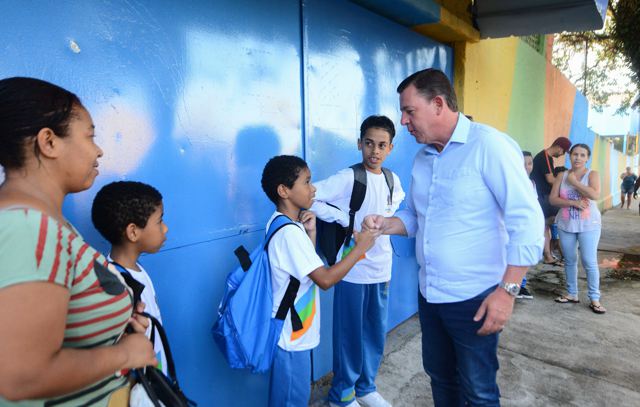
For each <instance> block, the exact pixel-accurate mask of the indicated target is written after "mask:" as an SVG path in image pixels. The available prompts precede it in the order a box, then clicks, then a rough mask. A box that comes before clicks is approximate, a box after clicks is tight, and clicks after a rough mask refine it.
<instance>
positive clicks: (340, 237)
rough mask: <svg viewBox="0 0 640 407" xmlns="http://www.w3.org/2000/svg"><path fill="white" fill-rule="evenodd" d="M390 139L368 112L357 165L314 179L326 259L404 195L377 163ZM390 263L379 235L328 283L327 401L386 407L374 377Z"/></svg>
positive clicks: (380, 119)
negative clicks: (341, 275)
mask: <svg viewBox="0 0 640 407" xmlns="http://www.w3.org/2000/svg"><path fill="white" fill-rule="evenodd" d="M394 136H395V127H394V125H393V122H392V121H391V120H390V119H389V118H387V117H386V116H370V117H367V118H366V119H365V120H364V121H363V122H362V125H361V126H360V138H359V139H358V150H360V151H361V152H362V162H361V163H359V164H356V165H353V166H351V167H350V168H347V169H344V170H341V171H339V172H338V173H337V174H335V175H333V176H331V177H329V178H327V179H326V180H323V181H319V182H317V183H315V186H316V188H317V191H316V200H315V203H314V204H313V206H312V208H311V209H312V211H314V212H315V213H316V215H317V217H318V218H319V219H320V220H321V221H318V247H319V249H320V251H321V252H322V253H323V254H324V255H325V257H326V260H327V262H328V263H329V264H332V263H333V262H335V261H336V260H339V259H341V258H344V256H345V255H347V254H348V253H349V252H350V251H351V250H352V240H351V232H352V231H353V230H356V231H358V230H360V225H361V223H362V219H363V218H364V217H365V216H366V215H370V214H379V215H384V216H393V214H394V213H395V211H396V210H397V209H398V207H399V205H400V203H401V202H402V200H403V199H404V195H405V194H404V191H403V190H402V187H401V185H400V180H399V178H398V177H397V175H395V174H394V173H393V172H391V171H390V170H388V169H387V168H383V167H382V163H383V162H384V160H385V159H386V158H387V156H388V154H389V153H390V152H391V150H392V149H393V144H392V142H393V137H394ZM323 221H324V222H323ZM391 261H392V248H391V242H390V239H389V236H381V237H379V238H378V239H377V240H376V242H375V244H374V246H373V247H372V248H371V249H370V250H369V251H368V252H367V253H366V255H365V256H363V257H362V258H360V259H359V261H358V262H357V263H356V264H355V265H354V266H353V268H352V269H351V271H350V272H349V273H348V274H347V275H346V276H345V277H344V279H343V280H342V281H340V282H339V283H338V284H336V286H335V291H334V300H333V301H334V303H333V382H332V385H331V390H330V391H329V403H330V404H331V406H350V407H355V406H359V405H363V406H375V407H377V406H390V404H389V403H388V402H387V401H386V400H384V398H383V397H382V396H381V395H380V394H379V393H378V392H377V391H376V385H375V378H376V375H377V372H378V367H379V365H380V361H381V358H382V353H383V351H384V343H385V337H386V327H387V325H386V322H387V299H388V289H389V281H390V280H391Z"/></svg>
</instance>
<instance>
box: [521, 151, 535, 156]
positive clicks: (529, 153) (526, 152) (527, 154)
mask: <svg viewBox="0 0 640 407" xmlns="http://www.w3.org/2000/svg"><path fill="white" fill-rule="evenodd" d="M522 156H523V157H533V156H532V155H531V152H530V151H525V150H522Z"/></svg>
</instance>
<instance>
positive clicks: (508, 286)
mask: <svg viewBox="0 0 640 407" xmlns="http://www.w3.org/2000/svg"><path fill="white" fill-rule="evenodd" d="M498 287H500V288H504V290H505V291H506V292H508V293H509V295H511V296H512V297H513V298H516V296H517V295H518V293H519V292H520V284H518V283H505V282H504V281H501V282H500V284H498Z"/></svg>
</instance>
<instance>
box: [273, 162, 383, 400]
mask: <svg viewBox="0 0 640 407" xmlns="http://www.w3.org/2000/svg"><path fill="white" fill-rule="evenodd" d="M261 182H262V189H263V190H264V192H265V193H266V194H267V196H268V197H269V199H270V200H271V201H272V202H273V203H274V204H275V205H276V211H275V212H274V214H273V215H272V216H271V219H269V222H268V223H267V229H269V225H270V224H271V222H272V221H273V219H275V218H276V217H277V216H287V217H288V218H289V219H291V220H293V221H294V222H296V224H295V225H287V226H285V227H283V228H281V229H280V230H279V231H277V232H276V233H275V234H274V235H273V236H272V238H271V241H270V242H269V246H268V248H267V250H268V254H269V264H270V266H271V283H272V289H273V315H274V316H275V314H276V312H277V310H278V308H279V306H280V303H281V302H282V298H283V296H284V293H285V292H286V289H287V286H288V285H289V281H290V279H291V278H296V279H298V280H299V281H300V287H299V289H298V292H297V294H296V299H295V301H294V308H295V310H296V312H297V313H298V315H299V316H300V320H301V321H302V329H300V330H298V331H295V332H294V331H293V329H292V324H291V312H290V311H289V313H288V314H287V317H286V318H285V322H284V326H283V329H282V333H281V335H280V339H279V342H278V349H277V351H276V354H275V356H274V361H273V366H272V370H271V381H270V384H269V406H270V407H281V406H306V405H307V404H308V403H309V396H310V393H311V349H313V348H315V347H316V346H318V344H319V343H320V295H319V293H318V288H317V287H318V286H319V287H320V288H322V289H323V290H326V289H328V288H330V287H332V286H333V285H334V284H336V283H337V282H338V281H340V279H342V277H344V275H345V274H346V273H347V272H348V271H349V269H351V267H353V265H354V264H355V263H356V261H357V260H358V259H359V258H360V257H361V256H363V255H364V254H365V252H366V251H367V250H368V249H369V248H370V247H371V246H372V245H373V243H374V241H375V238H376V237H377V236H378V234H377V233H376V232H365V233H361V234H358V233H356V234H355V241H356V242H355V247H354V248H353V250H352V252H351V253H349V254H348V255H347V256H345V258H344V259H343V260H342V261H340V262H338V263H336V264H335V265H333V266H331V267H329V268H326V267H324V264H323V263H322V260H321V259H320V257H318V255H317V254H316V251H315V246H314V244H315V241H316V217H315V214H314V213H313V212H310V211H308V210H305V208H309V207H310V206H311V204H312V203H313V197H314V194H315V188H314V187H313V185H312V184H311V172H310V171H309V168H308V166H307V163H305V162H304V160H302V159H301V158H299V157H295V156H287V155H281V156H277V157H273V158H272V159H271V160H269V162H268V163H267V165H266V166H265V167H264V170H263V172H262V181H261Z"/></svg>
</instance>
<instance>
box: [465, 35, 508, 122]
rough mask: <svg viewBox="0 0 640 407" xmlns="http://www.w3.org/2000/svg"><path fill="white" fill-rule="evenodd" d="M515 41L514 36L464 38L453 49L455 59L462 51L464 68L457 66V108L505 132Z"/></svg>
mask: <svg viewBox="0 0 640 407" xmlns="http://www.w3.org/2000/svg"><path fill="white" fill-rule="evenodd" d="M518 42H519V40H518V39H517V38H513V37H511V38H501V39H495V40H483V41H480V42H476V43H468V42H467V43H460V44H458V45H457V48H458V49H457V50H456V56H457V57H458V59H460V53H463V55H464V69H463V70H462V72H461V71H460V70H456V74H457V76H456V91H457V92H458V94H461V95H462V98H461V106H460V110H461V111H462V112H464V113H465V114H468V115H472V116H473V119H474V120H476V121H479V122H482V123H486V124H488V125H490V126H493V127H495V128H496V129H498V130H500V131H504V132H506V131H507V125H508V122H509V106H510V104H511V91H512V88H513V77H514V72H515V62H516V52H517V49H518ZM458 62H459V61H458V60H456V64H457V63H458ZM461 74H462V77H460V75H461Z"/></svg>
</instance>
